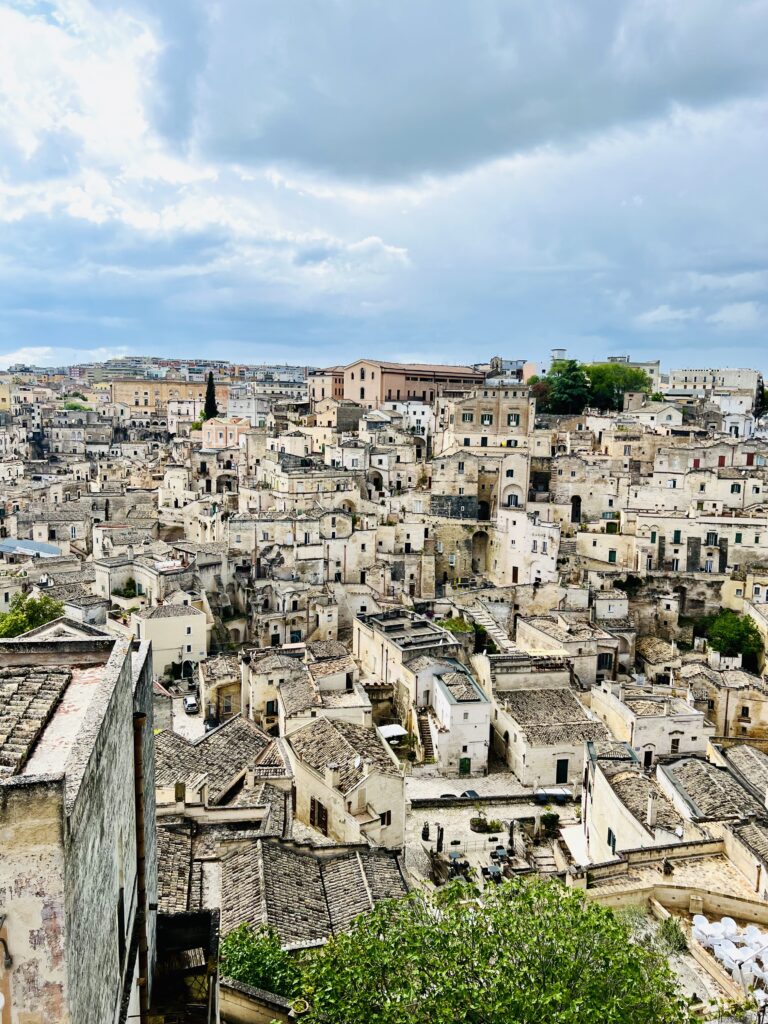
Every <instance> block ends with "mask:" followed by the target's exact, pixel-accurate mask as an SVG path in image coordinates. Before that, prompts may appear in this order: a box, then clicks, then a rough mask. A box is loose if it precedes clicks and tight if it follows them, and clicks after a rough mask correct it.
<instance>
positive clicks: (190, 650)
mask: <svg viewBox="0 0 768 1024" xmlns="http://www.w3.org/2000/svg"><path fill="white" fill-rule="evenodd" d="M191 653H192V644H187V654H191Z"/></svg>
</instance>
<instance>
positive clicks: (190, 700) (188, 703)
mask: <svg viewBox="0 0 768 1024" xmlns="http://www.w3.org/2000/svg"><path fill="white" fill-rule="evenodd" d="M184 710H185V711H186V713H187V714H188V715H196V714H197V713H198V711H199V710H200V705H199V704H198V702H197V697H194V696H192V694H190V695H189V696H188V697H185V698H184Z"/></svg>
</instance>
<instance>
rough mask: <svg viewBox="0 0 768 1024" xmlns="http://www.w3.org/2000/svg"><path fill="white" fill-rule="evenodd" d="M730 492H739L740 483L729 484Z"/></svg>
mask: <svg viewBox="0 0 768 1024" xmlns="http://www.w3.org/2000/svg"><path fill="white" fill-rule="evenodd" d="M731 494H741V484H731Z"/></svg>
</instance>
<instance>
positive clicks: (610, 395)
mask: <svg viewBox="0 0 768 1024" xmlns="http://www.w3.org/2000/svg"><path fill="white" fill-rule="evenodd" d="M584 372H585V373H586V375H587V377H589V384H590V391H591V398H590V402H591V404H592V405H594V406H596V407H597V408H598V409H606V410H608V409H614V410H621V409H622V407H623V405H624V395H625V394H626V392H627V391H642V392H643V393H644V394H646V395H647V394H648V393H649V392H650V390H651V378H650V377H649V376H648V374H647V373H646V372H645V370H641V369H639V368H637V367H635V366H628V365H627V364H626V363H589V364H587V365H586V366H585V367H584Z"/></svg>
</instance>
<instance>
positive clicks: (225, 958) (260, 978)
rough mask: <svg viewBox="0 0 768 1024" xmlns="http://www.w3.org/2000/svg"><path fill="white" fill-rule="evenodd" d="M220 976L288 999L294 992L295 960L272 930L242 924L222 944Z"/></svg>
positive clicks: (297, 972) (296, 982)
mask: <svg viewBox="0 0 768 1024" xmlns="http://www.w3.org/2000/svg"><path fill="white" fill-rule="evenodd" d="M219 955H220V959H221V973H222V974H223V975H224V976H225V977H227V978H234V979H235V981H242V982H244V983H245V984H246V985H254V986H255V987H256V988H263V989H266V990H267V992H275V993H276V994H277V995H279V996H285V997H286V998H290V997H291V996H294V995H295V994H296V992H297V986H298V981H299V964H298V961H297V960H296V959H295V958H294V957H292V956H291V954H290V953H287V952H286V951H285V950H284V949H283V948H282V946H281V944H280V937H279V936H278V934H277V932H276V931H275V930H274V929H272V928H264V927H261V928H252V927H251V926H250V925H248V924H241V925H240V926H239V928H235V929H234V931H231V932H230V933H229V934H228V935H227V936H225V938H224V939H223V940H222V942H221V948H220V954H219Z"/></svg>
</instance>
